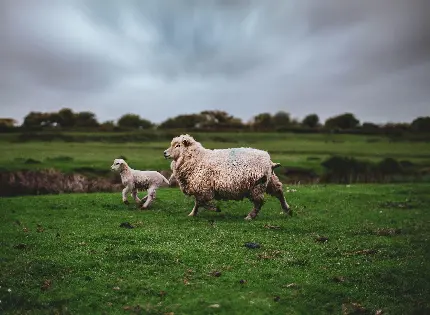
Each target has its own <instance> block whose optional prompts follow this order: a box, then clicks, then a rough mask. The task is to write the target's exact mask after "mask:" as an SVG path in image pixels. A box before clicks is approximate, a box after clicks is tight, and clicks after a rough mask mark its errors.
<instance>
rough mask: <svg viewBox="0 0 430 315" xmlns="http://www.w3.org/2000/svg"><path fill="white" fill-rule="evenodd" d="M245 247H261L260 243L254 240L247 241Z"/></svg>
mask: <svg viewBox="0 0 430 315" xmlns="http://www.w3.org/2000/svg"><path fill="white" fill-rule="evenodd" d="M245 247H248V248H251V249H254V248H260V244H258V243H253V242H248V243H245Z"/></svg>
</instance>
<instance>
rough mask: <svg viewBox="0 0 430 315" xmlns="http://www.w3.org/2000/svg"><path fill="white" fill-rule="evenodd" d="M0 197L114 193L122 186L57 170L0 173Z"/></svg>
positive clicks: (109, 181)
mask: <svg viewBox="0 0 430 315" xmlns="http://www.w3.org/2000/svg"><path fill="white" fill-rule="evenodd" d="M0 185H1V187H2V189H1V190H0V196H2V197H6V196H20V195H43V194H60V193H89V192H116V191H120V190H121V189H122V185H121V184H120V183H118V182H115V181H113V180H112V179H110V178H102V177H97V178H88V177H86V176H84V175H81V174H64V173H62V172H60V171H58V170H53V169H47V170H37V171H36V170H24V171H18V172H0Z"/></svg>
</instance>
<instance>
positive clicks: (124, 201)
mask: <svg viewBox="0 0 430 315" xmlns="http://www.w3.org/2000/svg"><path fill="white" fill-rule="evenodd" d="M122 202H123V203H124V204H125V205H129V204H130V202H128V200H123V201H122Z"/></svg>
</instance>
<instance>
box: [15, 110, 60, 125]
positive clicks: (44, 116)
mask: <svg viewBox="0 0 430 315" xmlns="http://www.w3.org/2000/svg"><path fill="white" fill-rule="evenodd" d="M52 123H54V119H53V117H52V115H51V114H49V113H42V112H30V113H28V114H27V116H25V117H24V121H23V123H22V126H23V127H25V128H32V127H42V126H50V125H51V124H52Z"/></svg>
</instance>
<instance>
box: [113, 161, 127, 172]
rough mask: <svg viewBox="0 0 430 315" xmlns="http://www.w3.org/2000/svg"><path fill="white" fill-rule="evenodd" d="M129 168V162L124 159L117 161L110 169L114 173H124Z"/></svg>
mask: <svg viewBox="0 0 430 315" xmlns="http://www.w3.org/2000/svg"><path fill="white" fill-rule="evenodd" d="M126 166H127V162H126V161H124V160H123V159H115V160H114V161H113V164H112V166H111V167H110V168H111V170H113V171H118V172H120V171H122V170H123V169H124V168H125V167H126Z"/></svg>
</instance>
